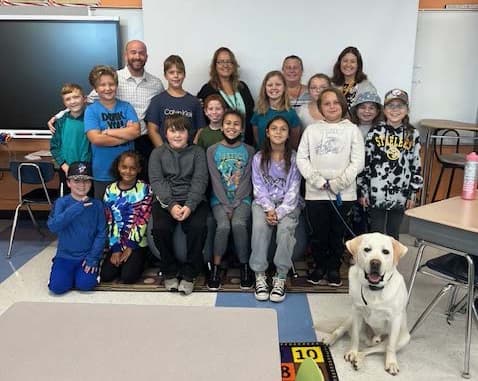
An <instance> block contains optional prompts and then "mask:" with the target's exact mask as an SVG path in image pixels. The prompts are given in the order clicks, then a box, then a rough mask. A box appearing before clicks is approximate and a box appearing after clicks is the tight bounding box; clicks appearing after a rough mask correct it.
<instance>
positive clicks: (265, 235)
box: [249, 116, 303, 302]
mask: <svg viewBox="0 0 478 381" xmlns="http://www.w3.org/2000/svg"><path fill="white" fill-rule="evenodd" d="M295 157H296V154H295V151H293V150H292V148H291V144H290V126H289V124H288V122H287V120H286V119H285V118H284V117H282V116H277V117H275V118H273V119H271V121H270V122H269V123H268V124H267V127H266V138H265V141H264V145H263V148H262V150H261V151H259V152H258V153H256V154H255V156H254V159H253V162H252V184H253V188H254V202H253V203H252V241H251V246H252V253H251V258H250V260H249V265H250V267H251V269H252V270H253V271H254V272H255V277H256V283H255V296H256V299H257V300H261V301H264V300H267V299H270V300H271V301H273V302H281V301H283V300H284V299H285V281H286V278H287V273H288V272H289V270H290V268H291V267H292V253H293V251H294V246H295V242H296V240H295V229H296V227H297V224H298V222H299V215H300V209H301V207H302V206H303V200H302V199H301V197H300V194H299V188H300V180H301V175H300V172H299V170H298V169H297V166H296V163H295ZM274 228H277V234H276V242H277V249H276V251H275V254H274V265H275V267H276V273H275V275H274V277H273V279H272V289H271V290H269V286H268V283H267V279H266V274H265V271H266V270H267V267H268V266H269V263H268V260H267V254H268V251H269V244H270V240H271V236H272V232H273V230H274Z"/></svg>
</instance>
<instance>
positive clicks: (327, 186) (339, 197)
mask: <svg viewBox="0 0 478 381" xmlns="http://www.w3.org/2000/svg"><path fill="white" fill-rule="evenodd" d="M324 189H325V190H326V191H327V196H328V197H329V201H330V203H331V204H332V207H333V208H334V210H335V213H337V215H338V216H339V218H340V220H341V221H342V223H343V224H344V226H345V228H346V229H347V230H348V231H349V233H350V234H351V235H352V237H354V238H355V237H356V236H357V235H356V234H355V233H354V231H353V230H352V229H351V228H350V226H349V225H348V224H347V222H346V221H345V220H344V218H343V217H342V215H341V214H340V212H339V210H338V209H337V206H341V205H342V195H341V194H340V192H338V193H334V192H333V191H332V189H330V183H329V180H326V181H325V185H324ZM331 194H333V195H334V196H335V202H336V203H337V206H335V202H334V200H332V197H331V196H330V195H331Z"/></svg>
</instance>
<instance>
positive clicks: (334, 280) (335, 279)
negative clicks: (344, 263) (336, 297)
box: [327, 270, 343, 287]
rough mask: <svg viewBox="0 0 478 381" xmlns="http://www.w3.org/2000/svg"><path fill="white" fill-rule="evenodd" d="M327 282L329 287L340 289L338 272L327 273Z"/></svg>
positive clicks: (330, 271)
mask: <svg viewBox="0 0 478 381" xmlns="http://www.w3.org/2000/svg"><path fill="white" fill-rule="evenodd" d="M327 281H328V284H329V286H331V287H340V286H342V284H343V283H342V279H340V273H339V271H338V270H329V271H327Z"/></svg>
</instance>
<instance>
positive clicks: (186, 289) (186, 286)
mask: <svg viewBox="0 0 478 381" xmlns="http://www.w3.org/2000/svg"><path fill="white" fill-rule="evenodd" d="M193 289H194V281H192V282H190V281H188V280H186V279H181V282H180V283H179V287H178V291H179V292H180V293H181V294H183V295H189V294H191V293H192V292H193Z"/></svg>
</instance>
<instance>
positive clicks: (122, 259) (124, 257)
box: [120, 247, 133, 264]
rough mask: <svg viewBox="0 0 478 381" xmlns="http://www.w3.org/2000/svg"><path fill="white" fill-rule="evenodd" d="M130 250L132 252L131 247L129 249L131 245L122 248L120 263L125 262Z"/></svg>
mask: <svg viewBox="0 0 478 381" xmlns="http://www.w3.org/2000/svg"><path fill="white" fill-rule="evenodd" d="M132 252H133V249H131V247H127V248H126V249H124V250H123V252H122V253H120V264H121V263H125V262H126V261H127V260H128V258H129V256H130V255H131V253H132Z"/></svg>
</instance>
